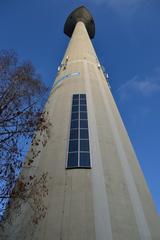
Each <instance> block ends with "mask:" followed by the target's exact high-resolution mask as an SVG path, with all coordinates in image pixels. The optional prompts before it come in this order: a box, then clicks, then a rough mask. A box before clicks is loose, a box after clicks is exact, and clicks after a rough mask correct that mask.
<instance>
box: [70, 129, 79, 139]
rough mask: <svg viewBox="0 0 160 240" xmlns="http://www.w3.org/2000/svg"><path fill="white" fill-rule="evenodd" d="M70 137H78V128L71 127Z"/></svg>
mask: <svg viewBox="0 0 160 240" xmlns="http://www.w3.org/2000/svg"><path fill="white" fill-rule="evenodd" d="M70 139H78V129H74V130H73V129H72V130H71V131H70Z"/></svg>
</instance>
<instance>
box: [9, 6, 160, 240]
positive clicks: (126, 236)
mask: <svg viewBox="0 0 160 240" xmlns="http://www.w3.org/2000/svg"><path fill="white" fill-rule="evenodd" d="M64 32H65V34H67V35H68V36H69V37H71V40H70V43H69V46H68V48H67V50H66V53H65V55H64V58H63V60H62V63H61V64H60V66H59V68H58V73H57V76H56V79H55V82H54V85H53V89H52V91H51V94H50V97H49V99H48V102H47V104H46V110H47V111H48V112H49V118H50V121H51V122H52V123H53V124H52V126H51V128H50V137H49V139H48V142H47V145H46V147H45V148H43V149H42V151H41V153H40V154H39V155H38V157H37V159H36V160H35V162H34V164H35V165H34V168H32V169H31V170H30V171H33V172H35V173H36V174H37V175H38V174H39V173H41V172H43V171H45V172H48V173H49V176H51V177H52V179H51V180H50V182H49V186H48V188H49V194H48V197H47V199H46V200H45V201H46V205H47V213H46V216H45V218H44V219H43V220H42V221H41V222H40V223H39V224H38V226H36V227H35V226H34V225H33V224H32V223H31V221H30V216H31V214H32V209H31V208H30V206H28V205H27V204H25V205H24V206H23V211H22V214H21V216H20V217H18V218H16V219H15V221H14V224H13V226H12V227H11V228H10V229H8V239H16V240H21V239H27V240H30V239H33V240H36V239H38V240H42V239H43V240H51V239H54V240H151V239H152V240H158V239H160V230H159V224H158V222H159V219H158V216H157V214H156V211H155V208H154V205H153V202H152V199H151V196H150V193H149V191H148V188H147V185H146V183H145V180H144V177H143V174H142V172H141V169H140V166H139V164H138V161H137V159H136V155H135V153H134V150H133V148H132V145H131V142H130V140H129V137H128V135H127V132H126V130H125V127H124V125H123V122H122V120H121V117H120V114H119V112H118V109H117V107H116V104H115V102H114V99H113V97H112V94H111V92H110V88H109V86H108V81H106V77H107V76H105V75H104V72H103V70H102V67H101V65H100V63H99V61H98V58H97V56H96V53H95V51H94V48H93V46H92V43H91V40H90V39H92V38H93V37H94V35H95V24H94V20H93V18H92V16H91V14H90V13H89V11H88V10H87V9H86V8H85V7H83V6H82V7H79V8H77V9H76V10H75V11H73V12H72V13H71V14H70V15H69V17H68V19H67V21H66V23H65V27H64ZM29 154H30V153H29ZM26 174H29V173H27V171H26Z"/></svg>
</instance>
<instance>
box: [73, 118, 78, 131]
mask: <svg viewBox="0 0 160 240" xmlns="http://www.w3.org/2000/svg"><path fill="white" fill-rule="evenodd" d="M73 128H78V120H74V121H71V129H73Z"/></svg>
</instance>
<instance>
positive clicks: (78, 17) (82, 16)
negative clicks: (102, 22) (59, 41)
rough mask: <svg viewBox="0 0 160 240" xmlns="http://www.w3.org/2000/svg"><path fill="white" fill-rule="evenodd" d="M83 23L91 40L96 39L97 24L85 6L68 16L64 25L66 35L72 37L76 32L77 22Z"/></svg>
mask: <svg viewBox="0 0 160 240" xmlns="http://www.w3.org/2000/svg"><path fill="white" fill-rule="evenodd" d="M79 21H81V22H83V23H84V25H85V26H86V29H87V31H88V34H89V36H90V38H94V36H95V23H94V19H93V17H92V15H91V14H90V12H89V11H88V9H87V8H86V7H84V6H81V7H78V8H76V9H75V10H74V11H73V12H71V14H70V15H69V16H68V18H67V20H66V22H65V25H64V33H65V34H66V35H67V36H69V37H71V36H72V33H73V31H74V28H75V26H76V24H77V22H79Z"/></svg>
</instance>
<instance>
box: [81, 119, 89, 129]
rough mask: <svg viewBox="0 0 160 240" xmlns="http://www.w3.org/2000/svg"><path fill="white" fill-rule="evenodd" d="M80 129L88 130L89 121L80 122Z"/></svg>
mask: <svg viewBox="0 0 160 240" xmlns="http://www.w3.org/2000/svg"><path fill="white" fill-rule="evenodd" d="M80 128H88V121H87V120H80Z"/></svg>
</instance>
